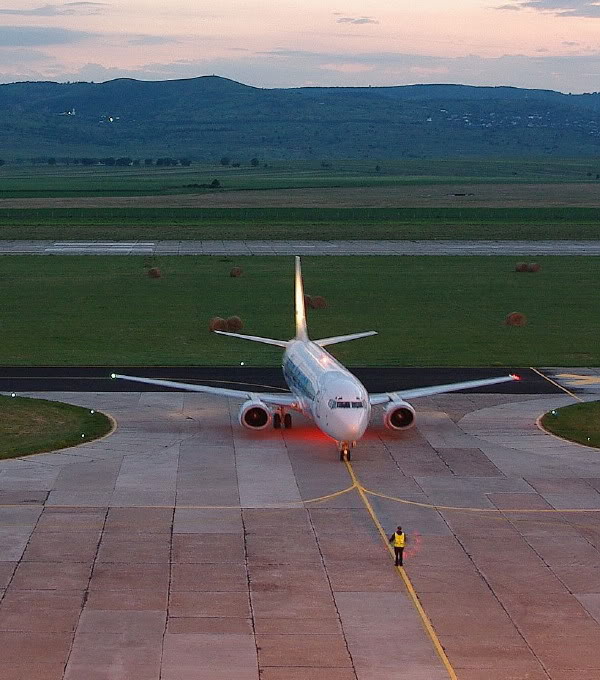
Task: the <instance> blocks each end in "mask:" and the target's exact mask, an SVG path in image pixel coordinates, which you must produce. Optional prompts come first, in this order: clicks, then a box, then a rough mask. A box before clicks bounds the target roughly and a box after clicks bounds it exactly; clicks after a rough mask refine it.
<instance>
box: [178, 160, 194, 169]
mask: <svg viewBox="0 0 600 680" xmlns="http://www.w3.org/2000/svg"><path fill="white" fill-rule="evenodd" d="M179 163H180V164H181V165H182V166H183V167H184V168H189V167H190V165H191V164H192V161H191V160H190V159H189V158H180V159H179Z"/></svg>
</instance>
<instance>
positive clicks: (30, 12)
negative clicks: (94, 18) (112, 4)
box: [0, 2, 108, 17]
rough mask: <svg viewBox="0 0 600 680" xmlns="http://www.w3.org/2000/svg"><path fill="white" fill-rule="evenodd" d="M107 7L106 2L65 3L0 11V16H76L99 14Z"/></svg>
mask: <svg viewBox="0 0 600 680" xmlns="http://www.w3.org/2000/svg"><path fill="white" fill-rule="evenodd" d="M106 7H108V3H106V2H66V3H63V4H62V5H42V6H41V7H35V8H34V9H0V14H13V15H17V16H28V17H59V16H73V15H76V14H83V15H89V14H101V13H102V12H104V11H105V9H106Z"/></svg>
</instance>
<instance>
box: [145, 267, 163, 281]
mask: <svg viewBox="0 0 600 680" xmlns="http://www.w3.org/2000/svg"><path fill="white" fill-rule="evenodd" d="M148 276H149V277H150V278H151V279H160V277H161V276H162V272H161V271H160V269H159V268H158V267H151V268H150V269H148Z"/></svg>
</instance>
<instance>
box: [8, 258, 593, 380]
mask: <svg viewBox="0 0 600 680" xmlns="http://www.w3.org/2000/svg"><path fill="white" fill-rule="evenodd" d="M519 259H521V258H516V257H494V256H483V257H474V256H471V257H458V256H454V257H443V256H437V257H435V256H431V257H429V256H421V257H393V256H392V257H385V256H381V257H304V258H303V260H302V265H303V275H304V280H305V286H306V293H307V294H308V295H313V296H322V297H323V298H324V299H325V302H326V308H324V309H310V310H309V311H308V317H309V319H308V321H309V332H310V336H311V337H312V338H321V337H330V336H334V335H340V334H345V333H354V332H359V331H367V330H375V331H377V332H378V335H377V336H376V337H371V338H366V339H363V340H358V341H356V342H350V343H345V344H340V345H334V346H332V347H331V351H332V353H333V354H334V355H335V356H336V357H337V358H338V359H339V360H340V361H342V362H343V363H344V364H347V365H349V366H464V367H468V366H507V367H510V366H512V367H514V366H527V365H528V366H596V365H600V344H599V343H598V338H599V337H600V315H598V296H597V291H598V289H599V288H600V267H598V262H597V258H594V257H567V256H564V257H540V258H536V261H537V262H538V264H539V265H540V266H541V269H540V271H538V272H537V273H517V272H516V271H515V264H516V263H517V261H518V260H519ZM523 259H525V261H530V260H532V259H533V258H523ZM234 267H240V268H241V269H242V275H241V276H239V277H233V278H232V277H231V276H230V272H231V270H232V268H234ZM149 268H157V269H158V270H159V271H160V278H150V277H149V276H148V271H149ZM0 281H1V284H2V296H1V297H0V318H1V319H2V327H3V339H2V343H1V344H0V365H4V366H36V365H37V366H150V365H159V366H234V365H238V366H239V365H240V363H241V362H244V364H245V365H246V366H276V365H279V364H280V362H281V350H280V349H278V348H274V347H270V346H267V345H259V344H257V343H248V342H242V341H240V340H235V339H233V338H224V337H222V336H219V335H216V334H213V333H210V332H209V320H210V319H211V318H212V317H216V316H219V317H223V318H227V317H231V316H238V317H239V318H240V319H241V320H242V322H243V332H245V333H248V334H250V335H260V336H266V337H271V338H281V339H289V338H291V337H293V335H294V328H293V318H294V317H293V258H291V257H256V256H255V257H207V256H195V257H177V256H173V257H147V258H144V257H132V256H128V257H110V256H106V257H105V256H93V257H91V256H87V257H85V256H52V257H40V256H11V257H4V258H0ZM512 312H518V313H520V314H523V315H524V316H525V317H526V320H527V324H526V325H524V326H521V327H516V326H507V325H505V319H506V317H507V315H508V314H510V313H512Z"/></svg>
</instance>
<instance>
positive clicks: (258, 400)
mask: <svg viewBox="0 0 600 680" xmlns="http://www.w3.org/2000/svg"><path fill="white" fill-rule="evenodd" d="M294 297H295V300H294V301H295V324H296V335H295V337H294V338H292V339H291V340H274V339H272V338H263V337H257V336H254V335H242V334H240V333H230V332H227V331H214V332H215V333H218V334H219V335H227V336H230V337H232V338H241V339H242V340H251V341H252V342H262V343H265V344H267V345H275V346H276V347H281V348H282V349H284V350H285V351H284V355H283V361H282V368H283V376H284V378H285V382H286V383H287V386H288V387H289V389H290V392H289V393H281V394H277V393H263V392H251V391H246V390H233V389H228V388H222V387H211V386H208V385H191V384H189V383H180V382H174V381H172V380H157V379H152V378H142V377H137V376H131V375H121V374H118V373H112V374H111V377H112V378H117V379H121V380H130V381H133V382H139V383H146V384H149V385H158V386H161V387H171V388H176V389H180V390H187V391H190V392H206V393H208V394H216V395H219V396H222V397H228V398H233V399H238V400H240V401H242V402H243V403H242V406H241V408H240V412H239V422H240V424H241V425H243V426H244V427H246V428H248V429H250V430H264V429H265V428H267V427H269V426H273V427H274V428H275V429H279V428H281V426H282V425H283V427H284V428H286V429H288V428H290V427H292V415H291V413H290V411H298V412H299V413H302V414H303V415H305V416H308V417H310V418H312V420H313V421H314V422H315V424H316V425H317V427H318V428H319V429H320V430H321V431H322V432H324V433H325V434H327V435H329V437H331V438H332V439H334V440H335V441H336V442H337V445H338V451H339V454H340V460H350V458H351V449H352V448H353V447H354V446H355V445H356V442H357V441H358V440H359V439H360V438H361V437H362V436H363V434H364V433H365V430H366V429H367V426H368V425H369V421H370V419H371V410H372V407H373V406H380V405H385V410H384V413H383V422H384V424H385V426H386V427H387V428H389V429H390V430H394V431H403V430H408V429H409V428H411V427H414V425H415V416H416V413H415V409H414V408H413V407H412V406H411V405H410V404H409V403H408V402H407V401H406V400H407V399H414V398H417V397H426V396H431V395H434V394H443V393H445V392H454V391H457V390H465V389H470V388H475V387H484V386H487V385H496V384H498V383H503V382H510V381H512V380H520V378H519V376H516V375H508V376H502V377H496V378H486V379H483V380H469V381H466V382H458V383H451V384H449V385H435V386H432V387H418V388H416V389H410V390H401V391H398V392H383V393H380V394H369V393H368V392H367V390H366V389H365V387H364V386H363V385H362V383H361V382H360V381H359V380H358V378H357V377H356V376H354V375H353V374H352V373H351V372H350V371H349V370H348V369H347V368H345V367H344V366H343V365H342V364H341V363H340V362H339V361H337V360H336V359H335V358H334V357H333V356H332V355H331V354H329V352H327V350H326V349H325V347H328V346H329V345H334V344H336V343H340V342H347V341H349V340H357V339H358V338H366V337H368V336H371V335H377V332H376V331H365V332H362V333H352V334H350V335H337V336H334V337H330V338H322V339H321V340H311V339H310V338H309V337H308V329H307V323H306V309H305V300H304V283H303V279H302V271H301V264H300V258H299V257H296V259H295V295H294Z"/></svg>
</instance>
